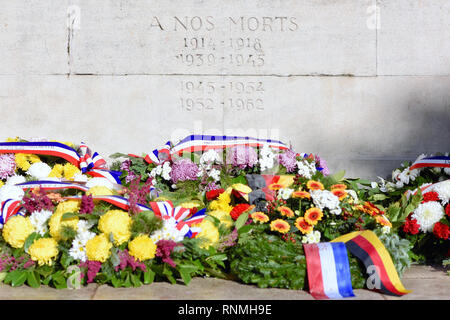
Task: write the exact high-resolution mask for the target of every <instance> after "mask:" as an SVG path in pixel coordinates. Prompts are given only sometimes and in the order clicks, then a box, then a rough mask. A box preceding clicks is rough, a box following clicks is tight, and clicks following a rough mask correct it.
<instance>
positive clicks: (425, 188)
mask: <svg viewBox="0 0 450 320" xmlns="http://www.w3.org/2000/svg"><path fill="white" fill-rule="evenodd" d="M449 180H450V179H447V180H444V181H440V182H436V183H427V184H425V185H423V186H421V187H420V188H416V189H414V190H406V191H405V196H406V199H409V198H410V197H411V196H415V195H416V194H417V193H418V192H419V189H420V192H421V193H422V194H424V193H427V192H430V191H433V189H434V188H435V187H436V186H438V185H439V184H441V183H446V182H447V181H449Z"/></svg>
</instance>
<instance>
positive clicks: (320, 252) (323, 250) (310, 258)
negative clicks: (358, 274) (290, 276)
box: [303, 242, 355, 299]
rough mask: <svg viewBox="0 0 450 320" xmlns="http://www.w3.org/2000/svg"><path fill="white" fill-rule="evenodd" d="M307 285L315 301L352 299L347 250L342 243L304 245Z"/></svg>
mask: <svg viewBox="0 0 450 320" xmlns="http://www.w3.org/2000/svg"><path fill="white" fill-rule="evenodd" d="M303 249H304V251H305V257H306V268H307V271H308V284H309V290H310V293H311V295H312V296H313V297H314V298H315V299H342V298H347V297H354V296H355V295H354V294H353V289H352V279H351V275H350V265H349V262H348V256H347V249H346V247H345V244H344V243H343V242H336V243H331V242H323V243H312V244H304V245H303Z"/></svg>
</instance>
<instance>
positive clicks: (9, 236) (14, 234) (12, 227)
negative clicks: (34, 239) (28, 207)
mask: <svg viewBox="0 0 450 320" xmlns="http://www.w3.org/2000/svg"><path fill="white" fill-rule="evenodd" d="M34 231H35V230H34V227H33V225H32V224H31V222H30V220H29V219H28V218H25V217H22V216H19V215H15V216H12V217H11V218H9V219H8V221H6V224H5V226H4V227H3V232H2V235H3V239H5V241H6V242H7V243H9V244H10V245H11V247H13V248H22V247H23V244H24V243H25V240H26V239H27V238H28V236H29V235H30V234H32V233H33V232H34Z"/></svg>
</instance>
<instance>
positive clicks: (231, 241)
mask: <svg viewBox="0 0 450 320" xmlns="http://www.w3.org/2000/svg"><path fill="white" fill-rule="evenodd" d="M247 222H250V221H247ZM237 238H238V232H237V229H236V228H234V230H233V231H232V232H231V233H230V234H228V235H227V236H225V239H224V241H222V242H221V243H220V245H219V248H217V250H218V251H224V250H225V249H226V248H229V247H233V246H235V245H236V243H237V242H236V240H237Z"/></svg>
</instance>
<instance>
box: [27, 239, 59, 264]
mask: <svg viewBox="0 0 450 320" xmlns="http://www.w3.org/2000/svg"><path fill="white" fill-rule="evenodd" d="M58 252H59V251H58V243H57V242H56V240H55V239H53V238H41V239H38V240H35V241H34V242H33V244H32V245H31V246H30V247H29V248H28V253H29V254H30V256H31V260H33V261H37V262H38V264H39V265H40V266H42V265H44V264H48V265H49V266H51V265H52V264H53V258H55V257H56V256H57V255H58Z"/></svg>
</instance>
